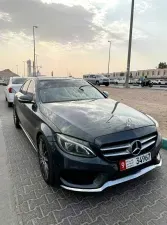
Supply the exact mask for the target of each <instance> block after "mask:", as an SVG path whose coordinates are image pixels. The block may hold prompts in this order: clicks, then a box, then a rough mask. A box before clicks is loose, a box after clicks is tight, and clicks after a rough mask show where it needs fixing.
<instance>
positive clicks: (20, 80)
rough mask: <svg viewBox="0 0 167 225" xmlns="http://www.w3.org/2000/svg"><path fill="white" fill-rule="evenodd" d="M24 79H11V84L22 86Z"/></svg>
mask: <svg viewBox="0 0 167 225" xmlns="http://www.w3.org/2000/svg"><path fill="white" fill-rule="evenodd" d="M25 81H26V78H12V84H24V82H25Z"/></svg>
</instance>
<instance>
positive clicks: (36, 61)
mask: <svg viewBox="0 0 167 225" xmlns="http://www.w3.org/2000/svg"><path fill="white" fill-rule="evenodd" d="M35 56H36V58H35V63H36V70H35V71H36V75H37V73H38V54H35Z"/></svg>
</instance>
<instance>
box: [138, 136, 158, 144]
mask: <svg viewBox="0 0 167 225" xmlns="http://www.w3.org/2000/svg"><path fill="white" fill-rule="evenodd" d="M156 137H157V135H154V136H152V137H149V138H144V139H141V140H140V141H141V143H142V144H144V143H145V142H147V141H150V140H152V139H153V138H156Z"/></svg>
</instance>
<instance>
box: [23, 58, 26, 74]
mask: <svg viewBox="0 0 167 225" xmlns="http://www.w3.org/2000/svg"><path fill="white" fill-rule="evenodd" d="M25 63H26V61H23V64H24V77H25V75H26V73H25Z"/></svg>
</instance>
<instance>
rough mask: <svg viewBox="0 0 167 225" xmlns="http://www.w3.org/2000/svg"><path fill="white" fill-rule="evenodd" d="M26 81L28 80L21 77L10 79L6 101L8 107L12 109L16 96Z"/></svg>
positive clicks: (6, 90) (6, 89)
mask: <svg viewBox="0 0 167 225" xmlns="http://www.w3.org/2000/svg"><path fill="white" fill-rule="evenodd" d="M25 81H26V78H21V77H10V79H9V83H8V85H7V86H6V88H5V99H6V101H7V103H8V107H11V106H12V104H13V100H14V95H15V93H17V92H18V91H19V89H20V87H21V86H22V85H23V83H24V82H25Z"/></svg>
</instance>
